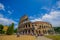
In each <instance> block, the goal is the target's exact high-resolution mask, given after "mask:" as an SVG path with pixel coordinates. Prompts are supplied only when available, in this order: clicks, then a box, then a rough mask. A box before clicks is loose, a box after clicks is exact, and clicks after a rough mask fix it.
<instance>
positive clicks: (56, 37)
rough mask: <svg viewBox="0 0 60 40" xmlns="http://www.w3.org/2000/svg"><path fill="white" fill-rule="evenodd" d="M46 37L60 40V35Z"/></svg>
mask: <svg viewBox="0 0 60 40" xmlns="http://www.w3.org/2000/svg"><path fill="white" fill-rule="evenodd" d="M46 37H48V38H51V39H53V40H60V35H47V36H46Z"/></svg>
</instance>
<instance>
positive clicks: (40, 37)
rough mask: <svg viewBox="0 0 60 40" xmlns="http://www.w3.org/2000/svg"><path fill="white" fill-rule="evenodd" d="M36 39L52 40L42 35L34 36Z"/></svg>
mask: <svg viewBox="0 0 60 40" xmlns="http://www.w3.org/2000/svg"><path fill="white" fill-rule="evenodd" d="M36 40H52V39H49V38H47V37H44V36H39V37H37V38H36Z"/></svg>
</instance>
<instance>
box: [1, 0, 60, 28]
mask: <svg viewBox="0 0 60 40" xmlns="http://www.w3.org/2000/svg"><path fill="white" fill-rule="evenodd" d="M24 14H26V15H28V17H29V19H30V21H32V22H35V21H46V22H50V23H51V24H52V25H53V26H60V0H0V24H3V25H9V24H11V23H12V22H14V23H15V28H16V27H17V25H18V22H19V19H20V18H21V16H23V15H24Z"/></svg>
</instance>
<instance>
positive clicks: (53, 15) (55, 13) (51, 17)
mask: <svg viewBox="0 0 60 40" xmlns="http://www.w3.org/2000/svg"><path fill="white" fill-rule="evenodd" d="M56 6H57V7H55V8H52V9H51V11H50V13H49V14H47V13H46V14H45V15H43V16H42V18H40V17H39V18H35V19H33V20H31V21H32V22H35V21H46V22H50V23H51V24H52V25H53V26H60V10H56V8H60V1H57V2H56ZM53 7H54V6H53ZM42 9H46V10H47V8H46V7H43V8H42Z"/></svg>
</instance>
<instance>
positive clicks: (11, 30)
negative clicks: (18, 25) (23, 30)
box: [6, 23, 14, 35]
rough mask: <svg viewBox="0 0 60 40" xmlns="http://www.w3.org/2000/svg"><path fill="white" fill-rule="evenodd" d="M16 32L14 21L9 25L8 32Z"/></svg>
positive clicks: (9, 33)
mask: <svg viewBox="0 0 60 40" xmlns="http://www.w3.org/2000/svg"><path fill="white" fill-rule="evenodd" d="M13 33H14V23H12V24H11V25H10V26H9V27H8V30H7V33H6V34H8V35H12V34H13Z"/></svg>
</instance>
